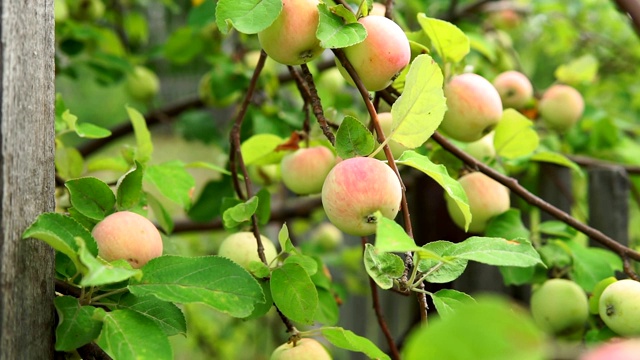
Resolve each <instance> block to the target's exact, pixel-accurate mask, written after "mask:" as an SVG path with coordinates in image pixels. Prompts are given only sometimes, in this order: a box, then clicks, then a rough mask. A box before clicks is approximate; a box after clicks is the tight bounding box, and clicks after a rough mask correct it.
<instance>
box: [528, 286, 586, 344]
mask: <svg viewBox="0 0 640 360" xmlns="http://www.w3.org/2000/svg"><path fill="white" fill-rule="evenodd" d="M531 314H532V315H533V319H534V320H535V322H536V323H537V324H538V326H540V328H541V329H542V330H544V331H546V332H548V333H551V334H560V335H562V334H570V333H573V332H575V331H576V330H579V329H581V328H582V327H584V325H585V323H586V321H587V318H588V317H589V304H588V301H587V294H585V292H584V290H582V288H581V287H580V286H579V285H578V284H576V283H575V282H573V281H571V280H567V279H550V280H547V281H545V282H544V284H542V285H541V286H540V287H539V288H537V289H536V290H535V291H534V292H533V294H532V295H531Z"/></svg>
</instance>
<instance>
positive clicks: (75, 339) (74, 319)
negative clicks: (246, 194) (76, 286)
mask: <svg viewBox="0 0 640 360" xmlns="http://www.w3.org/2000/svg"><path fill="white" fill-rule="evenodd" d="M53 302H54V304H55V307H56V311H57V312H58V319H59V320H58V326H57V327H56V350H57V351H67V352H70V351H73V350H75V349H77V348H79V347H81V346H82V345H85V344H88V343H90V342H91V341H93V340H94V339H96V338H97V337H98V335H100V330H101V329H102V322H101V321H99V320H95V319H94V314H95V313H96V312H102V313H104V310H102V309H100V308H96V307H93V306H80V303H79V302H78V299H76V298H75V297H72V296H58V297H56V298H55V299H54V300H53Z"/></svg>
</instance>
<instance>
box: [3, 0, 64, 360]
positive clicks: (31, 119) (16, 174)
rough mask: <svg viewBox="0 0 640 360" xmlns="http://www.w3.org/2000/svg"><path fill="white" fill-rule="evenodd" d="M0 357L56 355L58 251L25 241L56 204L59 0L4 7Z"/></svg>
mask: <svg viewBox="0 0 640 360" xmlns="http://www.w3.org/2000/svg"><path fill="white" fill-rule="evenodd" d="M0 15H1V16H0V34H1V35H0V37H1V41H2V43H1V45H0V75H1V86H2V88H1V89H2V90H1V92H0V106H1V110H0V130H1V133H0V145H1V146H0V182H1V183H0V204H1V206H2V208H1V209H0V231H1V234H0V359H44V360H46V359H52V358H53V330H54V327H53V326H54V307H53V298H54V276H53V274H54V252H53V250H52V249H51V247H49V246H48V245H46V244H45V243H43V242H40V241H36V240H32V239H29V240H22V239H21V237H22V233H23V231H24V230H25V229H26V228H27V227H28V226H29V225H30V224H31V223H32V222H33V221H34V220H35V218H36V216H38V214H40V213H42V212H45V211H53V209H54V191H55V185H54V175H55V169H54V135H55V133H54V102H55V101H54V100H55V94H54V92H55V88H54V51H55V50H54V36H55V35H54V19H53V16H54V15H53V0H43V1H35V0H24V1H12V0H2V7H1V8H0Z"/></svg>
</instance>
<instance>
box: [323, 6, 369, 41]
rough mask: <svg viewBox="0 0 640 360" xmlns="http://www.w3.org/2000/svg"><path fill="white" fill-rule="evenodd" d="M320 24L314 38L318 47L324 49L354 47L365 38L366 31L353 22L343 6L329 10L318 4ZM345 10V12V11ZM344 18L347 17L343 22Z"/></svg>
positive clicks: (360, 25)
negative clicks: (316, 39)
mask: <svg viewBox="0 0 640 360" xmlns="http://www.w3.org/2000/svg"><path fill="white" fill-rule="evenodd" d="M318 10H319V11H320V23H319V24H318V30H317V32H316V36H317V37H318V39H319V40H320V46H322V47H323V48H325V49H338V48H344V47H347V46H351V45H355V44H357V43H359V42H362V41H363V40H364V39H365V38H366V37H367V30H365V28H364V26H362V24H360V23H358V22H357V21H356V20H355V16H354V15H353V13H352V12H351V11H349V10H347V9H346V8H345V7H344V6H343V5H337V6H333V7H331V8H329V7H328V6H327V5H326V4H324V3H321V4H318ZM345 10H346V11H345ZM343 16H344V17H347V22H345V20H344V18H343Z"/></svg>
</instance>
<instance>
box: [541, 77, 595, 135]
mask: <svg viewBox="0 0 640 360" xmlns="http://www.w3.org/2000/svg"><path fill="white" fill-rule="evenodd" d="M538 111H539V112H540V117H541V118H542V122H543V123H544V124H545V125H546V126H547V127H548V128H550V129H552V130H555V131H558V132H565V131H567V130H569V129H570V128H571V127H572V126H573V125H575V124H576V123H577V122H578V120H580V117H582V112H583V111H584V100H583V99H582V95H580V93H579V92H578V90H576V89H574V88H573V87H571V86H569V85H563V84H556V85H552V86H551V87H550V88H549V89H547V91H545V92H544V94H543V95H542V98H541V99H540V102H539V103H538Z"/></svg>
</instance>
